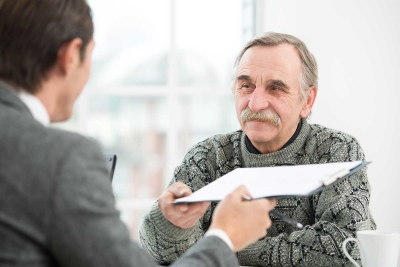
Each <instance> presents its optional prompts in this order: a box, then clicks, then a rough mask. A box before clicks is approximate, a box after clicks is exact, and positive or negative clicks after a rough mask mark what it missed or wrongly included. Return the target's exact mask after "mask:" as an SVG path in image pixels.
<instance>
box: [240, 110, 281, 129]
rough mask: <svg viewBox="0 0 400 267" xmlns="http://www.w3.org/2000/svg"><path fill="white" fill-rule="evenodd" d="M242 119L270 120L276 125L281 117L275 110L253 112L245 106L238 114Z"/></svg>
mask: <svg viewBox="0 0 400 267" xmlns="http://www.w3.org/2000/svg"><path fill="white" fill-rule="evenodd" d="M240 118H241V120H242V121H265V122H271V123H273V124H275V126H278V125H279V124H280V123H281V118H280V117H279V115H278V114H276V113H275V112H272V111H270V110H263V111H260V112H254V111H252V110H251V109H250V108H249V107H247V108H245V109H244V110H243V111H242V113H241V114H240Z"/></svg>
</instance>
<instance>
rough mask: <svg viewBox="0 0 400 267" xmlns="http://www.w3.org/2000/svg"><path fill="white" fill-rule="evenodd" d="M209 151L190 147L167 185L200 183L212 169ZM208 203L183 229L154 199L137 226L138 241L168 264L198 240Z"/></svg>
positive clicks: (197, 185)
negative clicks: (199, 215)
mask: <svg viewBox="0 0 400 267" xmlns="http://www.w3.org/2000/svg"><path fill="white" fill-rule="evenodd" d="M208 152H209V151H208V150H207V149H206V148H205V147H204V146H201V145H198V146H196V147H194V148H193V149H191V150H190V151H189V152H188V154H187V155H186V156H185V159H184V160H183V163H182V164H181V165H180V166H178V167H177V168H176V169H175V172H174V177H173V179H172V180H171V182H170V184H169V185H168V186H170V185H172V184H173V183H175V182H178V181H180V182H182V183H184V184H186V185H188V186H189V187H190V189H191V190H192V191H193V192H194V191H197V190H198V189H200V188H202V187H204V186H205V185H206V184H207V183H208V182H207V181H210V179H211V176H212V175H211V174H212V173H213V168H212V165H211V164H210V161H207V160H205V159H206V158H207V157H205V156H204V153H208ZM212 206H215V205H213V204H211V205H210V207H209V208H208V209H207V211H206V212H205V215H204V216H203V217H202V218H201V219H200V220H199V221H198V222H197V224H196V225H195V226H193V227H191V228H189V229H183V228H180V227H178V226H175V225H173V224H172V223H171V222H169V221H168V220H167V219H166V218H165V217H164V215H163V213H162V212H161V210H160V209H159V208H158V203H157V202H156V203H154V204H153V206H152V207H151V209H150V210H149V211H148V212H147V213H146V214H145V215H144V218H143V220H142V224H141V226H140V230H139V238H140V245H141V247H142V248H143V249H145V250H146V251H147V252H148V253H149V254H150V255H151V256H152V257H153V258H154V260H155V261H156V262H158V263H159V264H170V263H171V262H173V261H175V260H177V259H178V258H179V257H180V256H181V255H182V254H183V253H185V251H186V250H188V249H189V248H190V247H192V246H193V245H194V244H195V243H196V242H198V241H199V240H200V239H201V238H202V237H203V235H204V234H205V232H206V231H207V229H208V226H209V224H210V220H211V212H212Z"/></svg>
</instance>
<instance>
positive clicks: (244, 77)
mask: <svg viewBox="0 0 400 267" xmlns="http://www.w3.org/2000/svg"><path fill="white" fill-rule="evenodd" d="M236 81H247V82H251V81H252V79H251V78H250V76H248V75H239V76H238V77H237V78H236ZM267 84H268V85H275V86H279V87H281V88H285V89H289V86H287V84H286V83H284V82H283V81H281V80H268V82H267Z"/></svg>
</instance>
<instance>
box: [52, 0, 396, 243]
mask: <svg viewBox="0 0 400 267" xmlns="http://www.w3.org/2000/svg"><path fill="white" fill-rule="evenodd" d="M89 4H90V5H91V7H92V10H93V17H94V22H95V41H96V48H95V51H94V54H93V68H92V75H91V78H90V80H89V83H88V84H87V86H86V89H85V91H84V93H83V94H82V95H81V97H80V98H79V100H78V102H77V103H76V105H75V112H74V116H73V118H72V119H71V120H70V121H69V122H67V123H63V124H56V125H54V127H61V128H64V129H67V130H70V131H76V132H80V133H82V134H84V135H87V136H90V137H93V138H95V139H96V140H98V141H99V143H100V144H101V145H102V147H103V149H104V152H106V153H116V154H117V155H118V162H117V167H116V171H115V175H114V181H113V189H114V192H115V195H116V198H117V205H118V207H119V208H120V210H121V218H122V219H123V220H124V222H125V223H126V224H127V225H128V226H129V228H130V229H131V235H132V238H133V239H136V240H137V238H138V235H137V231H138V226H139V223H140V220H141V218H142V216H143V213H144V212H145V211H146V210H147V209H149V207H150V206H151V204H152V203H153V202H154V201H155V200H156V199H157V197H158V196H159V195H160V194H161V192H162V191H163V190H164V189H165V187H166V186H167V184H168V182H169V180H170V179H171V178H172V175H173V170H174V168H175V167H176V166H177V165H179V164H180V162H181V160H182V159H183V157H184V155H185V153H186V152H187V151H188V149H189V148H190V147H191V146H193V145H194V144H196V143H197V142H199V141H202V140H204V139H206V138H208V137H210V136H212V135H215V134H219V133H227V132H230V131H234V130H237V129H239V124H238V122H237V119H236V114H235V109H234V102H233V96H232V94H231V78H232V75H233V64H234V60H235V57H236V56H237V53H238V52H239V50H240V49H241V48H242V46H243V45H244V44H245V43H246V42H247V41H248V40H250V39H252V38H253V37H254V36H256V35H260V34H262V33H263V32H265V31H276V32H283V33H289V34H293V35H295V36H297V37H299V38H300V39H302V40H303V41H304V42H305V43H306V44H307V45H308V47H309V49H310V51H311V52H312V53H313V54H314V55H315V56H316V58H317V62H318V64H319V75H320V80H319V93H318V97H317V100H316V104H315V106H314V110H313V115H312V116H311V119H310V121H311V123H318V124H322V125H324V126H327V127H330V128H334V129H338V130H341V131H344V132H346V133H349V134H351V135H353V136H355V137H356V138H357V139H358V141H359V142H360V143H361V145H362V147H363V148H364V152H365V154H366V158H367V160H369V161H372V164H371V165H370V167H369V171H368V173H369V178H370V182H371V185H372V198H371V209H372V213H373V215H374V217H375V219H376V222H377V224H378V229H381V230H397V231H400V197H399V195H400V173H399V171H398V168H397V166H398V161H399V159H400V157H399V156H398V155H399V153H400V142H399V138H398V135H397V134H398V132H399V128H398V124H399V122H400V120H399V115H400V113H399V100H400V97H399V96H400V94H399V90H400V88H399V82H398V79H399V77H400V53H399V48H398V47H400V1H398V0H385V1H377V0H374V1H372V0H353V1H344V0H336V1H333V0H325V1H318V0H303V1H297V0H279V1H277V0H217V1H215V0H214V1H211V0H202V1H199V0H147V1H138V0H114V1H113V2H112V4H110V1H105V0H90V1H89Z"/></svg>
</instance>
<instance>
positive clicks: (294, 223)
mask: <svg viewBox="0 0 400 267" xmlns="http://www.w3.org/2000/svg"><path fill="white" fill-rule="evenodd" d="M242 198H243V199H245V200H248V201H251V200H252V198H251V197H250V196H248V195H242ZM269 214H270V215H273V216H275V217H278V218H280V219H281V220H282V221H284V222H286V223H288V224H290V225H292V226H294V227H295V228H297V229H299V230H301V229H303V228H304V226H303V225H302V224H301V223H299V222H297V221H295V220H293V219H292V218H290V217H288V216H286V215H284V214H282V213H280V212H278V211H276V210H271V211H270V212H269Z"/></svg>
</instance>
